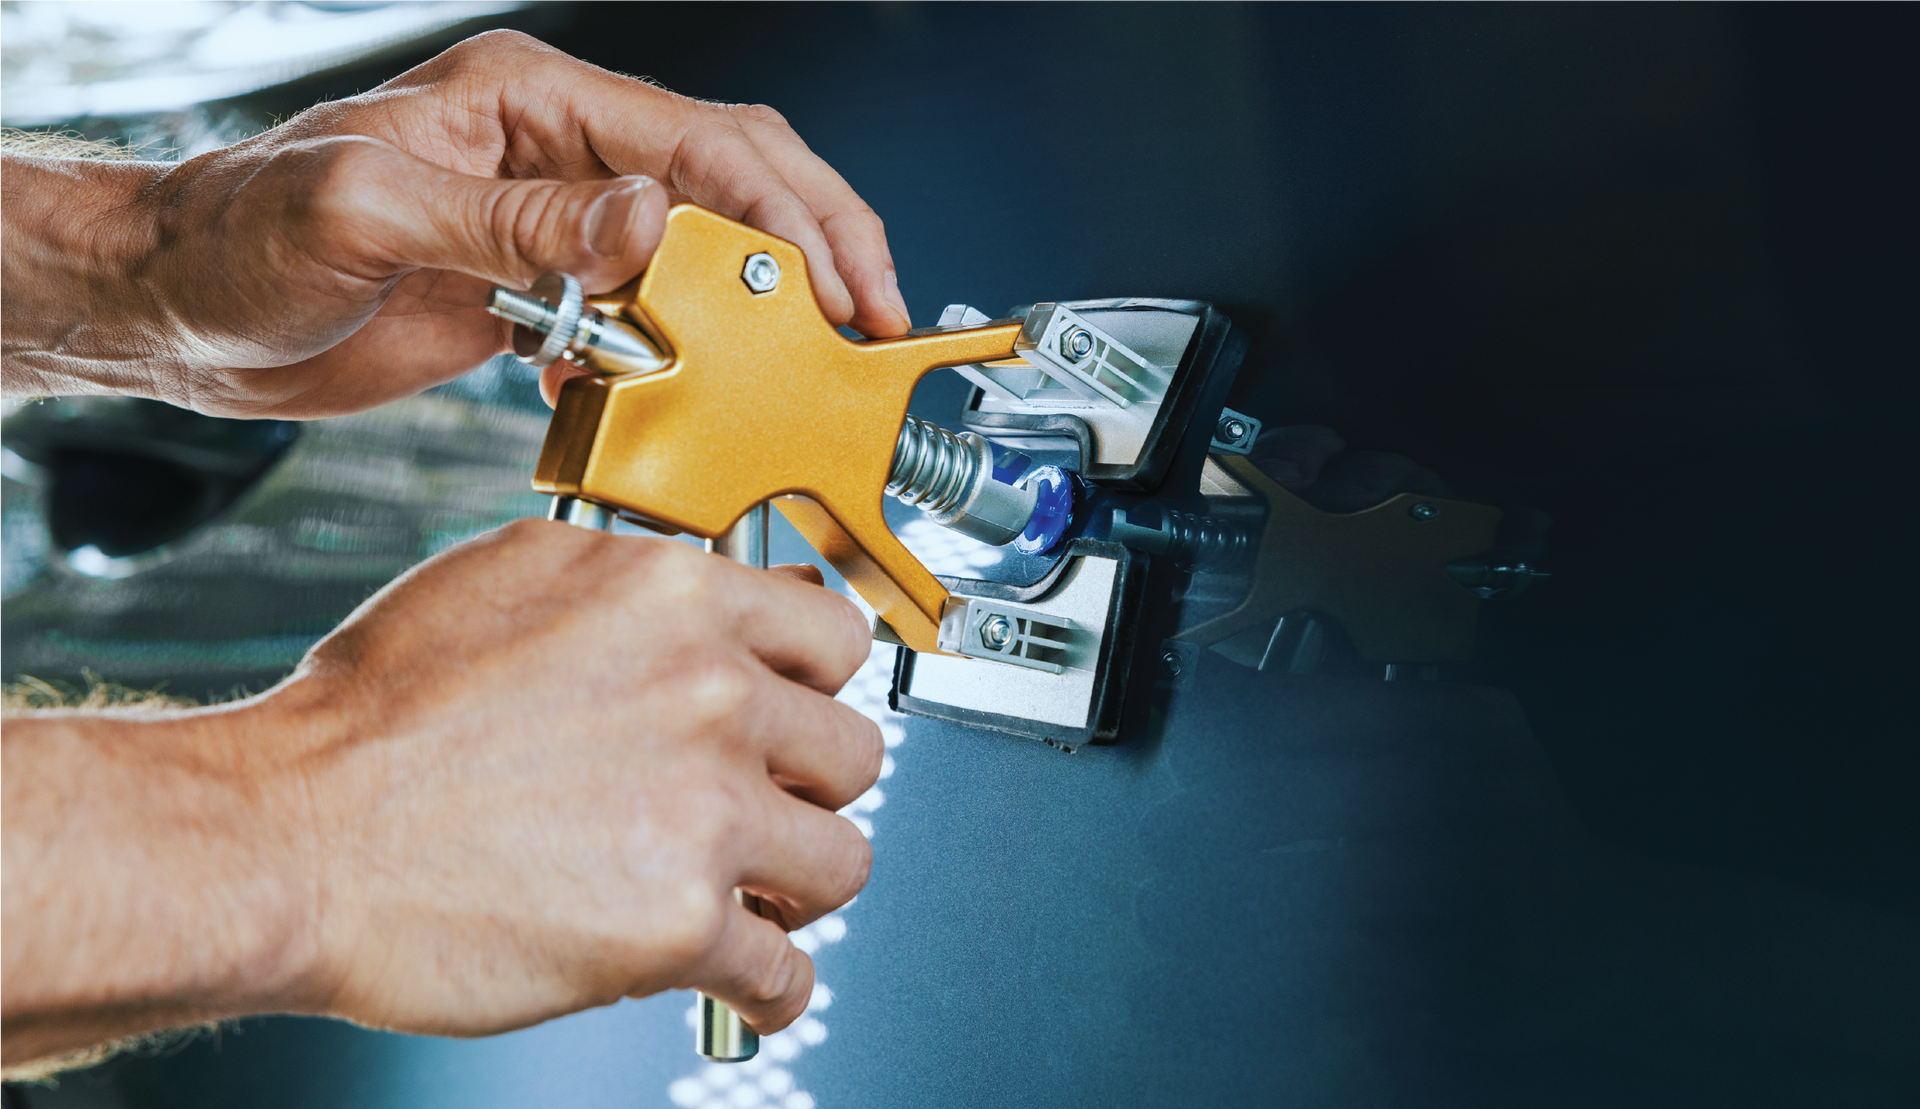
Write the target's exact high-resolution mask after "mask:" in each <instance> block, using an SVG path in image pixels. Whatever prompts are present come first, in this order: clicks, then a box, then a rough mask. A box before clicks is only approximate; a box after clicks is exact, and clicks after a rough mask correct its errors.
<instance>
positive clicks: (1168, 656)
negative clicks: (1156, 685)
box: [1160, 651, 1187, 678]
mask: <svg viewBox="0 0 1920 1109" xmlns="http://www.w3.org/2000/svg"><path fill="white" fill-rule="evenodd" d="M1186 668H1187V663H1186V660H1185V659H1183V658H1181V657H1180V652H1179V651H1163V652H1161V654H1160V671H1161V672H1162V673H1164V674H1165V675H1166V676H1167V677H1169V678H1177V677H1179V676H1180V672H1181V671H1182V670H1185V669H1186Z"/></svg>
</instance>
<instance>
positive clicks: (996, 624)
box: [980, 616, 1013, 651]
mask: <svg viewBox="0 0 1920 1109" xmlns="http://www.w3.org/2000/svg"><path fill="white" fill-rule="evenodd" d="M980 642H981V643H982V644H984V645H985V646H986V648H987V649H988V650H989V651H1000V650H1005V649H1006V646H1007V644H1009V643H1011V642H1013V621H1011V620H1009V619H1007V618H1006V617H1004V616H989V617H987V618H986V619H985V620H982V621H981V622H980Z"/></svg>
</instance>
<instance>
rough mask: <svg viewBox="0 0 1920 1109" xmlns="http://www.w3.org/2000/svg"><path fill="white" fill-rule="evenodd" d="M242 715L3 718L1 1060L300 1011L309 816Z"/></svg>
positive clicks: (309, 893) (306, 964)
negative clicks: (256, 755)
mask: <svg viewBox="0 0 1920 1109" xmlns="http://www.w3.org/2000/svg"><path fill="white" fill-rule="evenodd" d="M270 726H271V724H270V721H267V720H264V719H263V718H262V717H261V715H260V714H259V713H257V712H253V711H249V710H247V709H241V710H238V711H231V710H230V711H224V712H222V711H207V712H190V713H182V714H180V715H179V716H177V717H171V718H170V717H168V716H158V715H156V716H147V717H131V716H118V717H116V716H110V715H103V714H79V713H73V714H64V713H63V714H46V715H35V716H22V717H16V718H13V719H10V720H8V721H7V723H6V729H5V742H4V759H5V766H4V798H5V811H4V822H5V833H4V852H5V860H4V864H5V872H6V884H5V891H4V896H3V897H0V926H3V927H4V933H0V935H3V937H4V938H3V940H0V946H3V947H4V956H3V963H4V974H5V983H6V987H5V995H4V1012H3V1013H0V1022H3V1023H4V1029H5V1031H4V1043H3V1048H0V1051H3V1054H4V1060H5V1062H6V1064H7V1065H9V1066H15V1065H18V1064H20V1063H22V1062H25V1061H30V1060H34V1059H39V1058H43V1057H45V1056H48V1055H53V1054H58V1053H62V1052H66V1051H70V1050H73V1049H76V1048H82V1047H86V1046H89V1045H92V1044H97V1043H101V1042H104V1041H107V1040H111V1039H116V1038H119V1037H122V1036H127V1035H132V1034H136V1033H140V1032H148V1031H153V1030H156V1029H161V1028H168V1027H175V1026H179V1025H183V1024H190V1023H195V1022H198V1021H205V1020H214V1019H220V1018H223V1017H229V1016H237V1015H241V1014H245V1013H254V1012H264V1011H276V1010H282V1011H284V1010H288V1009H298V1008H302V1007H304V1006H303V1005H302V1002H303V1001H304V1000H305V994H306V992H307V990H308V985H307V983H308V981H309V978H310V972H311V968H312V966H313V965H314V951H313V948H314V945H315V936H316V932H317V928H316V923H315V922H316V918H317V916H318V906H317V904H316V900H317V897H318V894H317V892H316V890H317V885H316V879H315V874H316V865H315V861H316V860H315V859H314V857H313V856H314V849H313V847H312V845H311V844H310V843H305V842H302V829H305V828H310V827H311V826H312V825H311V821H310V820H309V819H307V814H306V813H305V812H304V811H303V810H304V808H305V806H306V801H305V799H304V793H303V791H302V790H301V789H300V788H299V786H298V784H297V783H296V782H294V781H292V780H291V779H290V778H289V776H287V775H284V774H278V773H271V772H268V773H262V772H260V768H259V767H246V766H244V765H242V763H241V761H240V759H238V758H237V757H236V756H237V753H239V752H244V751H246V750H248V749H255V750H258V749H260V748H269V749H270V748H271V747H272V746H273V744H272V743H271V740H272V739H273V737H271V736H268V735H261V734H249V732H251V731H257V730H260V729H262V728H265V727H270Z"/></svg>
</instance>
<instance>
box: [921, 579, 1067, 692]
mask: <svg viewBox="0 0 1920 1109" xmlns="http://www.w3.org/2000/svg"><path fill="white" fill-rule="evenodd" d="M1103 615H1104V614H1103ZM1075 632H1076V625H1075V624H1074V622H1073V619H1072V618H1071V617H1068V616H1061V615H1057V614H1053V613H1046V612H1041V611H1039V610H1037V609H1031V608H1026V607H1023V606H1020V605H1010V604H1006V603H1004V602H997V601H989V600H987V599H986V598H984V597H949V598H948V599H947V611H946V615H945V616H944V617H943V618H942V619H941V621H940V649H941V650H943V651H948V652H951V653H953V654H956V655H966V656H968V657H969V658H981V659H988V660H991V661H993V662H1004V663H1008V664H1010V665H1013V666H1024V667H1027V668H1028V669H1030V670H1042V671H1045V672H1046V673H1049V674H1058V673H1061V672H1062V671H1064V670H1066V669H1067V668H1068V667H1070V666H1071V667H1072V668H1073V669H1076V670H1087V669H1091V665H1090V663H1091V661H1092V660H1090V659H1088V658H1087V657H1086V655H1087V652H1086V651H1084V650H1077V649H1076V646H1077V644H1076V642H1075V641H1076V640H1077V639H1084V638H1085V637H1084V636H1079V635H1076V634H1075Z"/></svg>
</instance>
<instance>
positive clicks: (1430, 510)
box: [1407, 501, 1440, 520]
mask: <svg viewBox="0 0 1920 1109" xmlns="http://www.w3.org/2000/svg"><path fill="white" fill-rule="evenodd" d="M1407 515H1409V516H1411V517H1413V518H1414V519H1416V520H1431V519H1433V518H1434V517H1435V516H1438V515H1440V506H1439V505H1437V504H1431V503H1429V502H1427V501H1421V502H1420V503H1419V504H1416V505H1414V506H1413V507H1411V508H1409V509H1407Z"/></svg>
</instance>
